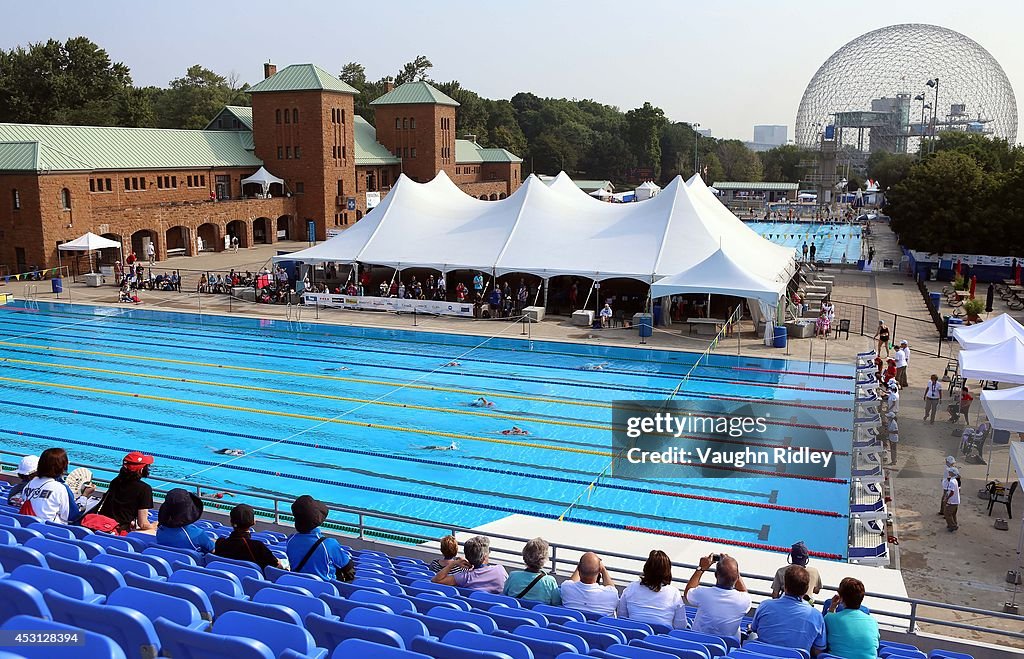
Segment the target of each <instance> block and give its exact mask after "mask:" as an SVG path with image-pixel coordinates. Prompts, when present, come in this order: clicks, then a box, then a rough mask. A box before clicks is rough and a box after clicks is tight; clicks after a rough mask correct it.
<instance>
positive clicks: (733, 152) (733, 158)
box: [715, 140, 762, 181]
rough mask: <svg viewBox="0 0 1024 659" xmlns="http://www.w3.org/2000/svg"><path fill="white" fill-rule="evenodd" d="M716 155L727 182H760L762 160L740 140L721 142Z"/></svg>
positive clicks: (716, 149)
mask: <svg viewBox="0 0 1024 659" xmlns="http://www.w3.org/2000/svg"><path fill="white" fill-rule="evenodd" d="M715 155H717V156H718V160H719V162H720V163H721V165H722V169H723V174H722V175H723V176H724V177H725V180H727V181H760V180H761V176H762V169H761V159H760V158H758V156H757V154H756V153H754V152H753V151H751V150H750V149H748V148H747V147H746V145H744V144H743V142H740V141H739V140H719V141H718V144H717V146H716V148H715Z"/></svg>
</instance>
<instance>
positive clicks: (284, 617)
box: [210, 592, 302, 625]
mask: <svg viewBox="0 0 1024 659" xmlns="http://www.w3.org/2000/svg"><path fill="white" fill-rule="evenodd" d="M210 604H212V605H213V618H214V620H216V619H217V618H219V617H220V616H222V615H224V614H225V613H227V612H228V611H240V612H241V613H247V614H249V615H254V616H260V617H263V618H266V619H267V620H277V621H279V622H285V623H288V624H289V625H301V624H302V618H301V617H299V614H298V613H296V612H295V611H293V610H292V609H289V608H288V607H287V606H281V605H279V604H261V603H259V602H253V601H252V600H247V599H242V598H240V597H229V596H228V595H225V594H224V593H219V592H212V593H210Z"/></svg>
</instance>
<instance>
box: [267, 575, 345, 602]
mask: <svg viewBox="0 0 1024 659" xmlns="http://www.w3.org/2000/svg"><path fill="white" fill-rule="evenodd" d="M274 583H276V584H280V585H282V586H298V587H300V588H305V589H306V590H308V591H310V592H311V593H313V594H314V595H316V596H317V597H319V596H321V595H333V596H335V597H337V595H338V589H337V587H335V585H334V584H333V583H329V582H327V581H324V580H322V579H319V578H317V577H316V575H313V574H301V573H298V574H292V573H291V572H286V573H284V574H282V575H281V576H279V577H277V578H276V579H274Z"/></svg>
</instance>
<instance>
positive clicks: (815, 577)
mask: <svg viewBox="0 0 1024 659" xmlns="http://www.w3.org/2000/svg"><path fill="white" fill-rule="evenodd" d="M788 561H789V563H790V564H791V565H799V566H800V567H803V568H805V569H806V570H807V574H808V575H810V577H809V579H810V588H809V590H810V591H811V593H813V594H815V595H817V594H818V592H819V591H820V590H821V575H819V574H818V570H817V569H816V568H813V567H811V566H809V565H808V563H809V562H810V561H811V554H810V552H809V551H808V550H807V545H805V544H804V543H803V542H802V541H801V542H798V543H796V544H794V545H793V547H792V548H791V549H790V550H789V559H788ZM788 569H789V565H785V566H783V567H780V568H779V569H778V570H776V571H775V579H774V580H772V599H777V598H779V597H780V596H781V595H782V592H783V585H784V582H785V576H786V570H788Z"/></svg>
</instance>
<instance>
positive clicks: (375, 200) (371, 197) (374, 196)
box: [366, 192, 380, 210]
mask: <svg viewBox="0 0 1024 659" xmlns="http://www.w3.org/2000/svg"><path fill="white" fill-rule="evenodd" d="M379 203H380V193H379V192H367V193H366V210H370V209H371V208H376V207H377V204H379Z"/></svg>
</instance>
